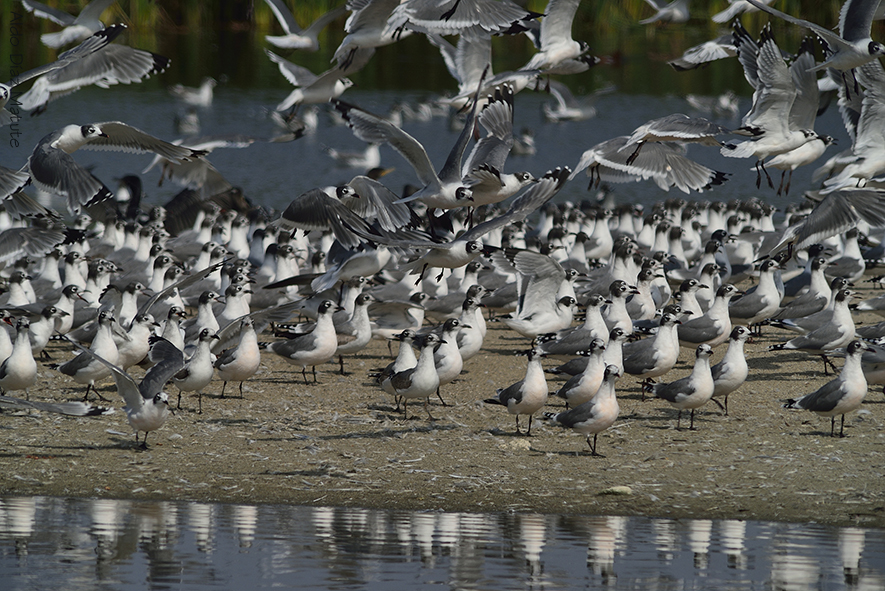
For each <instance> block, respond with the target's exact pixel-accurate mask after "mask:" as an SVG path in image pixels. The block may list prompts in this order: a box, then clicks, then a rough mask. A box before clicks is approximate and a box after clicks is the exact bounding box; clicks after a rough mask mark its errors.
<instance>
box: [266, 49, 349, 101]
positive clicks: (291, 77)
mask: <svg viewBox="0 0 885 591" xmlns="http://www.w3.org/2000/svg"><path fill="white" fill-rule="evenodd" d="M264 51H265V53H267V57H269V58H270V61H272V62H273V63H275V64H277V66H278V67H279V69H280V73H281V74H282V75H283V76H284V77H285V78H286V80H288V81H289V82H290V83H291V84H292V85H293V86H295V87H296V88H295V90H293V91H292V92H291V93H290V94H289V96H287V97H286V98H285V99H283V101H282V102H281V103H280V104H278V105H277V106H276V110H277V111H285V110H286V109H289V108H292V107H294V106H296V105H312V104H320V103H326V102H328V101H329V99H332V98H336V97H339V96H341V94H342V93H344V91H345V90H347V89H348V88H350V87H351V86H353V82H352V81H351V80H350V79H349V78H345V77H344V72H343V71H342V70H341V69H340V68H331V69H329V70H326V71H325V72H323V73H322V74H320V75H316V74H314V73H313V72H311V71H310V70H308V69H307V68H305V67H303V66H299V65H297V64H293V63H292V62H290V61H289V60H287V59H285V58H282V57H280V56H278V55H277V54H275V53H274V52H272V51H271V50H269V49H265V50H264Z"/></svg>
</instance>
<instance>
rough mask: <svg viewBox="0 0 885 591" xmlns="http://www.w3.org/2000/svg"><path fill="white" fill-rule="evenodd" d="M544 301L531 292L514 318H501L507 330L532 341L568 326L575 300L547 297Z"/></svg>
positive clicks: (538, 295) (575, 304)
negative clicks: (511, 330)
mask: <svg viewBox="0 0 885 591" xmlns="http://www.w3.org/2000/svg"><path fill="white" fill-rule="evenodd" d="M546 300H547V301H545V300H544V297H543V296H541V294H540V293H535V292H534V291H532V292H530V293H529V294H527V297H526V298H525V299H524V300H523V302H524V304H523V305H522V306H521V309H517V312H516V316H515V317H509V316H503V317H502V320H504V323H505V324H506V325H507V326H508V327H509V328H511V329H513V330H514V331H516V332H518V333H519V334H521V335H522V336H524V337H528V338H532V339H533V338H535V337H537V336H538V335H541V334H546V333H549V332H556V331H559V330H562V329H563V328H565V327H567V326H570V325H571V323H572V320H573V319H574V314H575V309H576V308H577V305H578V302H577V300H576V299H575V298H573V297H572V296H562V297H561V298H558V299H552V298H550V296H549V295H548V296H547V297H546Z"/></svg>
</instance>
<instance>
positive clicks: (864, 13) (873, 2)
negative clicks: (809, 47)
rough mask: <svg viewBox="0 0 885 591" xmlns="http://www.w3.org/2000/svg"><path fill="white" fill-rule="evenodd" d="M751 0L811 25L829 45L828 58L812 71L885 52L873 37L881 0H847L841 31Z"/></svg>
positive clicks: (849, 66)
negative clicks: (872, 27) (874, 18)
mask: <svg viewBox="0 0 885 591" xmlns="http://www.w3.org/2000/svg"><path fill="white" fill-rule="evenodd" d="M747 1H748V2H749V3H750V4H752V5H753V6H755V7H756V8H758V9H759V10H763V11H765V12H767V13H768V14H772V15H774V16H776V17H778V18H781V19H783V20H785V21H787V22H790V23H793V24H794V25H798V26H800V27H805V28H806V29H811V30H812V31H813V32H814V33H815V34H816V35H817V36H818V37H820V38H821V39H823V40H824V41H825V42H826V44H827V46H828V53H829V55H828V56H827V59H825V60H824V61H823V62H822V63H820V64H817V65H816V66H814V67H813V68H809V69H810V70H811V71H812V72H817V71H820V70H825V69H827V68H834V69H836V70H841V71H843V72H844V71H846V70H851V69H853V68H856V67H858V66H861V65H863V64H865V63H867V62H869V61H872V60H874V59H876V58H877V57H879V56H881V55H885V47H883V46H882V45H881V44H880V43H878V42H876V41H873V40H872V39H871V38H870V27H871V26H872V24H873V16H874V14H875V12H876V8H878V6H879V1H878V0H845V2H844V3H843V4H842V10H841V11H840V12H839V33H838V34H837V33H834V32H833V31H832V30H830V29H827V28H825V27H822V26H820V25H818V24H815V23H812V22H810V21H807V20H804V19H801V18H796V17H794V16H790V15H789V14H786V13H783V12H781V11H780V10H775V9H774V8H771V7H770V6H766V5H765V4H763V3H761V2H759V1H758V0H747Z"/></svg>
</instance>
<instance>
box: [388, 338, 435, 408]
mask: <svg viewBox="0 0 885 591" xmlns="http://www.w3.org/2000/svg"><path fill="white" fill-rule="evenodd" d="M419 338H420V349H421V352H420V354H419V357H418V362H417V363H416V365H415V366H414V367H411V368H409V369H404V370H402V371H399V372H396V373H393V374H391V375H390V376H389V377H388V378H387V379H386V380H385V381H387V382H390V388H391V389H393V392H394V396H399V397H401V398H402V400H403V416H404V417H405V418H408V401H409V399H410V398H423V399H424V410H426V411H427V416H428V417H429V418H430V420H431V421H432V420H434V418H433V416H432V415H431V414H430V410H429V409H428V408H427V404H428V401H429V399H430V396H431V395H433V393H434V392H436V390H437V388H439V375H437V373H436V365H435V364H434V360H433V349H434V348H435V347H436V346H437V345H440V344H441V341H442V339H440V337H439V336H437V334H436V333H433V332H431V333H428V334H426V335H424V336H423V337H419ZM385 390H386V388H385Z"/></svg>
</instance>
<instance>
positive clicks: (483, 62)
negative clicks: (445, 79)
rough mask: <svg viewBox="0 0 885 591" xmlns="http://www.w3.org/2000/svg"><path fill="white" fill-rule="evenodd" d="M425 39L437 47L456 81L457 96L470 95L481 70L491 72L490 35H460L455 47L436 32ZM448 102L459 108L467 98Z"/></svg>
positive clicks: (480, 76)
mask: <svg viewBox="0 0 885 591" xmlns="http://www.w3.org/2000/svg"><path fill="white" fill-rule="evenodd" d="M427 40H428V41H430V43H431V45H433V46H435V47H436V48H438V49H439V51H440V54H441V55H442V58H443V61H444V62H445V64H446V68H447V69H448V70H449V74H451V75H452V77H453V78H454V79H455V80H456V81H457V82H458V92H457V94H458V95H459V96H464V97H468V96H470V95H472V94H473V93H474V92H475V91H476V88H477V87H478V86H479V85H480V83H481V81H482V80H483V72H488V74H491V71H490V68H491V62H492V37H491V35H461V36H459V37H458V45H457V47H456V46H453V45H452V44H451V43H449V42H448V41H446V40H445V39H444V38H443V37H442V36H440V35H436V34H430V35H427ZM486 68H489V70H486ZM449 104H450V106H452V107H454V108H456V109H458V110H460V109H462V108H464V106H465V105H466V104H467V100H466V98H465V100H463V101H459V102H457V103H452V102H450V103H449Z"/></svg>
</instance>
